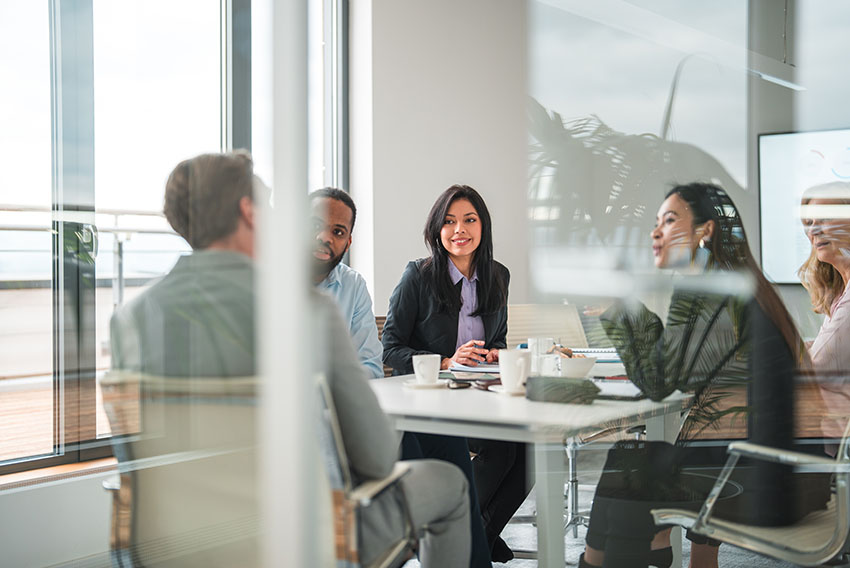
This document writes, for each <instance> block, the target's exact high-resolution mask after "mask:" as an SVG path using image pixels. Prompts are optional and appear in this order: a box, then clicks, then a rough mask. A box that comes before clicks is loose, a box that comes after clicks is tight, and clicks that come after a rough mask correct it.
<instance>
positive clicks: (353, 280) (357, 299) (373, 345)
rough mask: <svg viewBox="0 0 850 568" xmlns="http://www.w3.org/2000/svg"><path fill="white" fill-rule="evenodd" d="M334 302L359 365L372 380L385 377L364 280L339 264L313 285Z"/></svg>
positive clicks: (382, 349) (373, 317)
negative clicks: (346, 327)
mask: <svg viewBox="0 0 850 568" xmlns="http://www.w3.org/2000/svg"><path fill="white" fill-rule="evenodd" d="M316 288H318V289H319V290H321V291H323V292H325V293H327V294H329V295H330V296H331V297H333V298H334V300H336V303H337V305H338V306H339V309H340V311H341V312H342V319H343V320H344V321H345V323H346V325H348V331H349V333H350V334H351V341H352V343H354V348H355V349H356V350H357V356H358V357H359V358H360V362H361V363H363V365H364V366H365V367H366V370H367V371H368V372H369V374H370V375H372V377H374V378H379V377H383V376H384V365H383V363H382V362H381V356H382V355H383V353H384V348H383V347H382V346H381V342H380V341H379V340H378V326H377V325H376V324H375V313H374V312H373V311H372V298H371V296H369V290H368V289H367V288H366V280H365V279H364V278H363V276H361V275H360V273H359V272H357V271H356V270H353V269H351V268H349V267H348V266H346V265H344V264H342V263H339V264H337V265H336V267H335V268H334V269H333V270H331V272H330V274H328V276H327V277H326V278H325V279H324V280H322V281H321V282H319V284H318V285H317V286H316Z"/></svg>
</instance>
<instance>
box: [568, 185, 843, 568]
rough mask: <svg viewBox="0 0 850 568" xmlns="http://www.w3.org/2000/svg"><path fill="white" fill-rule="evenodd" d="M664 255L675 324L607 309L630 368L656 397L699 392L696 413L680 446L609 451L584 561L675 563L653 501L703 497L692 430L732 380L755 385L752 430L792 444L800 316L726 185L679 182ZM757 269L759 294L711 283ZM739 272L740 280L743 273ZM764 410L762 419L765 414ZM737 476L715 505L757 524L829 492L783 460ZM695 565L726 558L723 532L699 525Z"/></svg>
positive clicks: (670, 199)
mask: <svg viewBox="0 0 850 568" xmlns="http://www.w3.org/2000/svg"><path fill="white" fill-rule="evenodd" d="M651 237H652V251H653V255H654V261H655V266H656V267H657V268H662V269H665V268H666V269H679V270H681V271H682V272H684V273H685V274H687V275H682V276H681V277H680V278H679V280H678V282H677V286H676V287H675V289H674V293H673V296H672V299H671V303H670V309H669V312H668V317H667V323H666V326H664V325H662V323H661V320H660V319H659V318H658V316H656V315H655V314H653V313H651V312H650V311H649V310H647V309H646V307H644V306H643V305H638V306H637V307H634V306H631V305H626V304H624V303H618V304H615V305H614V306H612V307H611V308H609V309H608V310H607V311H606V312H605V314H603V316H602V323H603V326H604V328H605V331H606V333H607V334H608V336H609V338H611V340H612V342H613V343H614V345H615V346H616V348H617V350H618V352H619V353H620V356H621V357H622V360H623V363H624V365H625V367H626V370H627V373H628V375H629V378H630V379H631V380H632V381H633V382H634V383H635V384H636V385H637V386H638V387H639V388H640V389H641V390H642V392H643V393H644V394H645V395H647V396H648V397H649V398H651V399H653V400H661V399H663V398H665V397H666V396H668V395H669V394H671V393H673V392H674V391H675V390H681V391H685V392H692V393H693V395H694V398H693V401H692V403H691V409H690V414H689V417H688V420H687V421H686V422H685V424H684V425H683V428H682V431H681V432H680V434H679V438H678V440H677V443H676V445H675V446H673V445H670V444H667V443H665V442H621V443H618V444H617V445H616V446H615V448H613V449H612V450H611V451H610V452H609V454H608V460H607V462H606V464H605V471H604V473H603V475H602V478H601V479H600V481H599V485H598V486H597V489H596V495H595V497H594V501H593V506H592V510H591V516H590V526H589V527H588V532H587V538H586V541H587V546H586V549H585V554H584V555H583V556H582V558H581V559H580V566H582V567H593V566H605V567H624V568H625V567H628V568H635V567H641V566H649V565H651V566H657V567H666V566H670V564H671V563H672V549H670V530H669V528H667V529H663V528H660V527H656V526H655V525H654V523H653V521H652V517H651V515H650V512H649V511H650V510H651V509H653V508H662V507H665V506H670V504H671V503H675V506H676V507H679V508H681V507H685V506H687V507H691V508H699V507H700V506H701V505H702V501H703V499H704V497H705V493H707V490H708V488H710V483H709V484H708V485H707V486H699V484H698V483H696V482H695V481H694V480H695V479H696V478H695V477H689V476H688V474H687V472H686V471H683V470H684V469H685V465H687V464H688V462H689V461H691V462H692V461H693V460H695V459H696V460H698V459H699V458H696V457H695V456H694V455H693V449H692V448H691V447H689V445H688V441H689V440H690V439H692V438H693V437H694V436H695V435H696V434H698V433H699V432H701V431H703V430H704V429H706V428H708V427H712V426H715V425H716V420H717V419H718V418H719V414H718V407H717V405H718V403H720V402H721V401H722V400H723V398H725V397H727V396H728V395H729V394H731V392H732V391H727V388H728V387H734V386H739V387H740V386H742V385H748V391H749V396H750V400H749V405H748V412H747V421H748V432H749V440H750V441H752V442H754V443H760V444H765V445H769V446H773V447H779V448H790V446H791V443H792V440H793V418H792V417H793V383H794V372H795V369H796V368H797V367H798V366H799V365H800V364H801V363H802V362H803V357H804V355H803V349H802V343H801V341H800V337H799V335H798V333H797V330H796V328H795V327H794V324H793V322H792V320H791V318H790V316H789V315H788V312H787V311H786V310H785V307H784V306H783V304H782V302H781V300H780V299H779V297H778V295H777V294H776V292H775V291H774V290H773V288H772V287H771V286H770V284H769V283H768V282H767V280H766V279H765V277H764V276H763V275H762V273H761V271H760V270H759V268H758V266H757V265H756V263H755V260H754V259H753V257H752V254H751V253H750V250H749V245H748V243H747V239H746V234H745V232H744V227H743V225H742V223H741V219H740V216H739V215H738V212H737V209H736V208H735V205H734V203H733V202H732V200H731V199H730V198H729V196H728V195H727V194H726V192H725V191H723V190H722V189H721V188H719V187H717V186H715V185H711V184H703V183H691V184H688V185H680V186H676V187H674V188H673V189H672V190H671V191H670V192H668V193H667V195H666V197H665V200H664V202H663V203H662V204H661V207H660V208H659V210H658V214H657V216H656V225H655V228H654V229H653V230H652V232H651ZM723 272H727V273H729V274H730V276H731V275H732V273H738V274H740V275H743V276H745V277H748V278H749V280H750V281H751V282H752V284H753V287H752V288H753V292H752V296H753V298H754V299H749V297H742V296H741V295H740V292H739V291H732V290H730V291H729V292H721V291H717V290H715V291H711V290H709V289H707V288H706V284H707V283H708V279H707V278H706V276H707V275H708V274H709V273H714V274H715V276H713V277H712V278H713V279H714V280H715V281H716V280H717V278H718V277H720V276H721V275H722V274H723ZM733 281H734V278H732V279H730V280H729V282H730V283H731V282H733ZM756 416H757V417H758V419H756ZM736 475H739V476H745V477H746V476H749V477H748V478H747V479H743V480H742V485H743V487H744V488H745V489H744V492H743V493H741V495H739V496H737V497H735V498H730V499H721V500H720V501H718V506H717V508H716V509H715V510H716V516H718V517H720V518H728V519H731V520H737V521H739V522H745V523H748V524H757V525H783V524H789V523H791V522H794V521H795V520H796V519H798V518H800V517H801V516H802V515H803V514H805V513H806V512H807V511H809V510H813V509H815V508H820V507H822V506H823V504H824V503H825V502H826V499H827V498H828V486H825V485H824V484H823V483H822V481H823V479H822V478H818V479H817V480H816V481H817V482H813V483H810V484H809V487H808V489H811V491H810V492H806V491H803V490H799V488H798V485H800V483H799V482H800V481H801V480H800V478H798V477H796V476H794V478H793V479H792V476H791V475H790V471H789V470H788V469H787V468H784V467H783V466H778V465H775V464H756V465H754V466H753V467H752V468H751V469H750V470H746V471H744V470H742V471H739V472H738V473H737V474H736ZM792 484H793V485H792ZM688 538H689V539H690V540H691V541H692V546H691V561H690V566H691V567H694V568H706V567H716V566H717V565H718V564H717V552H718V547H719V544H720V543H719V542H716V541H712V540H711V539H708V538H706V537H703V536H700V535H696V534H692V533H690V532H689V533H688Z"/></svg>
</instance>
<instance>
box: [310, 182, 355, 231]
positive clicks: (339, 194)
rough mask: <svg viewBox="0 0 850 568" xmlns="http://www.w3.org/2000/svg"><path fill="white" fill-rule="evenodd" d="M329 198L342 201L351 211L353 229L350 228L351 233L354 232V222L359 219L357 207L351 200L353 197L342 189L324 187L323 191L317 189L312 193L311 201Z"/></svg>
mask: <svg viewBox="0 0 850 568" xmlns="http://www.w3.org/2000/svg"><path fill="white" fill-rule="evenodd" d="M325 197H327V198H328V199H336V200H337V201H342V202H343V203H345V204H346V205H347V206H348V208H349V209H351V227H349V232H353V231H354V221H355V220H356V219H357V207H356V206H355V205H354V200H353V199H351V196H350V195H349V194H348V192H345V191H343V190H341V189H337V188H335V187H323V188H322V189H317V190H316V191H314V192H312V193H310V201H311V202H312V201H313V200H314V199H322V198H325Z"/></svg>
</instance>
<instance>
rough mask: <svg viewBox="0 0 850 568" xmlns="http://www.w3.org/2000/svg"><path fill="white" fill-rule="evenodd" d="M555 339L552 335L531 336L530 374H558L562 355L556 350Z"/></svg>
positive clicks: (529, 347)
mask: <svg viewBox="0 0 850 568" xmlns="http://www.w3.org/2000/svg"><path fill="white" fill-rule="evenodd" d="M554 348H555V340H554V339H552V338H551V337H529V338H528V351H529V353H531V368H530V369H529V372H528V374H529V375H533V376H537V375H557V374H559V373H558V367H559V366H560V365H559V359H560V355H559V354H558V353H557V352H556V351H555V350H554Z"/></svg>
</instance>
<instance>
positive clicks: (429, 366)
mask: <svg viewBox="0 0 850 568" xmlns="http://www.w3.org/2000/svg"><path fill="white" fill-rule="evenodd" d="M441 359H442V357H440V356H439V355H437V354H431V353H429V354H427V355H414V356H413V373H414V374H415V375H416V378H414V379H408V380H406V381H404V383H403V384H404V386H406V387H407V388H410V389H441V388H445V386H446V384H447V383H448V380H446V379H439V378H438V377H439V375H440V360H441Z"/></svg>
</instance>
